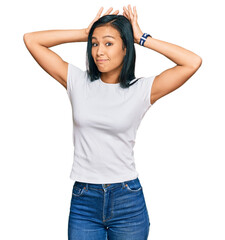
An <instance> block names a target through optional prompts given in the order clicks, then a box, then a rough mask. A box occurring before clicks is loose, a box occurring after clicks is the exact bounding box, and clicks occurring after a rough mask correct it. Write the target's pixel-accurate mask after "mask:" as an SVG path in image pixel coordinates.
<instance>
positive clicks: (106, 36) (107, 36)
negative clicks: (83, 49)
mask: <svg viewBox="0 0 225 240" xmlns="http://www.w3.org/2000/svg"><path fill="white" fill-rule="evenodd" d="M107 37H111V38H113V39H115V38H114V37H113V36H110V35H106V36H104V37H103V38H107ZM92 39H97V38H96V37H92Z"/></svg>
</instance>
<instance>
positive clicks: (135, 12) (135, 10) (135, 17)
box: [133, 6, 137, 21]
mask: <svg viewBox="0 0 225 240" xmlns="http://www.w3.org/2000/svg"><path fill="white" fill-rule="evenodd" d="M133 9H134V19H135V21H137V9H136V6H134V7H133Z"/></svg>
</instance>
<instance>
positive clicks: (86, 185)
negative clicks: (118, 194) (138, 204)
mask: <svg viewBox="0 0 225 240" xmlns="http://www.w3.org/2000/svg"><path fill="white" fill-rule="evenodd" d="M131 182H133V183H135V182H139V178H138V177H137V178H135V179H133V180H129V181H124V182H120V183H111V184H101V183H100V184H95V183H85V182H79V181H76V182H75V183H74V185H75V184H76V183H78V184H79V185H81V186H84V187H85V188H86V189H88V188H89V187H90V188H96V189H103V190H104V189H108V190H110V189H112V188H116V187H121V186H122V187H123V188H124V187H125V185H126V184H127V183H128V184H129V183H131Z"/></svg>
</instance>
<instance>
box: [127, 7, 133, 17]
mask: <svg viewBox="0 0 225 240" xmlns="http://www.w3.org/2000/svg"><path fill="white" fill-rule="evenodd" d="M128 11H129V14H130V17H131V18H133V13H132V9H131V6H130V4H129V5H128Z"/></svg>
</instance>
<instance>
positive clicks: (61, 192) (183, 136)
mask: <svg viewBox="0 0 225 240" xmlns="http://www.w3.org/2000/svg"><path fill="white" fill-rule="evenodd" d="M129 3H130V4H131V6H132V7H133V6H134V5H135V6H136V7H137V13H138V23H139V26H140V27H141V29H142V31H143V32H147V33H150V34H151V35H152V36H153V37H154V38H156V39H160V40H163V41H167V42H170V43H174V44H177V45H179V46H182V47H184V48H186V49H188V50H190V51H193V52H194V53H196V54H198V55H199V56H201V58H202V60H203V62H202V66H201V67H200V69H199V70H198V71H197V72H196V73H195V74H194V75H193V76H192V77H191V78H190V79H189V80H188V81H187V82H186V83H185V84H184V85H183V86H181V87H180V88H179V89H177V90H175V91H174V92H172V93H170V94H168V95H166V96H164V97H163V98H161V99H159V100H158V101H157V102H156V103H155V104H154V105H153V106H152V107H151V108H150V109H149V111H148V112H147V113H146V115H145V117H144V119H143V120H142V123H141V125H140V127H139V130H138V132H137V138H136V145H135V148H134V153H135V162H136V168H137V171H138V172H139V179H140V181H141V183H142V186H143V190H144V195H145V199H146V204H147V207H148V211H149V216H150V222H151V226H150V232H149V238H148V239H151V240H165V239H168V240H170V239H171V240H180V239H182V240H190V239H192V240H199V239H204V240H212V239H216V240H224V239H225V233H224V225H225V218H224V215H225V207H224V202H225V191H224V182H225V177H224V170H225V168H224V161H225V153H224V149H223V147H224V134H225V129H224V122H225V117H224V116H225V115H224V103H225V97H224V90H225V88H224V87H225V77H224V53H225V51H224V50H225V49H224V42H225V37H224V33H223V32H224V31H223V29H224V26H223V25H222V23H223V22H224V20H225V19H224V12H223V10H222V9H223V8H222V1H218V0H215V1H213V2H207V1H194V0H190V1H188V2H187V1H178V0H172V1H166V0H159V1H150V2H147V1H144V0H139V1H131V0H130V1H115V0H114V1H103V0H99V1H91V0H86V1H71V0H65V1H49V0H48V1H46V0H45V1H43V0H39V1H28V0H27V1H25V0H21V1H9V2H4V4H3V6H2V13H1V15H0V20H1V38H0V41H1V45H0V48H1V49H0V50H1V58H0V61H1V88H0V108H1V118H0V119H1V124H0V141H1V145H0V146H1V150H0V189H1V198H0V201H1V204H0V221H1V223H0V226H1V231H0V239H4V240H11V239H23V240H31V239H32V240H40V239H42V240H49V239H55V240H63V239H65V240H66V239H67V224H68V216H69V207H70V200H71V194H72V185H73V181H72V180H71V179H70V178H69V174H70V171H71V167H72V157H73V145H72V144H73V143H72V112H71V105H70V102H69V98H68V96H67V93H66V89H65V88H64V87H63V86H62V85H61V84H60V83H58V82H57V81H56V80H55V79H53V78H52V77H51V76H50V75H48V74H47V73H46V72H45V71H44V70H43V69H42V68H41V67H40V66H39V65H38V64H37V63H36V61H35V60H34V59H33V57H32V56H31V54H30V53H29V52H28V50H27V49H26V47H25V44H24V42H23V35H24V33H26V32H32V31H41V30H50V29H81V28H85V27H87V26H88V25H89V23H90V22H91V21H92V20H93V19H94V17H95V16H96V14H97V12H98V10H99V9H100V7H101V6H103V7H104V11H103V12H105V11H106V10H108V8H109V7H111V6H112V7H113V8H114V10H117V9H118V10H120V14H122V11H123V6H124V5H126V6H127V5H128V4H129ZM147 4H148V5H147ZM86 45H87V44H86V43H67V44H62V45H58V46H55V47H52V48H51V49H52V50H53V51H55V52H56V53H57V54H59V55H60V56H61V57H62V58H63V59H64V60H65V61H67V62H71V63H73V64H74V65H76V66H78V67H80V68H81V69H85V68H86V66H85V59H86ZM135 48H136V54H137V58H136V76H137V77H141V76H146V77H147V76H152V75H156V74H159V73H161V72H162V71H164V70H166V69H168V68H171V67H173V66H175V63H173V62H172V61H170V60H169V59H167V58H166V57H165V56H163V55H161V54H159V53H157V52H155V51H153V50H150V49H148V48H145V47H142V46H138V45H135Z"/></svg>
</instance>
